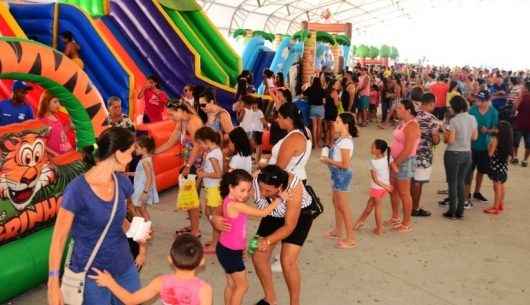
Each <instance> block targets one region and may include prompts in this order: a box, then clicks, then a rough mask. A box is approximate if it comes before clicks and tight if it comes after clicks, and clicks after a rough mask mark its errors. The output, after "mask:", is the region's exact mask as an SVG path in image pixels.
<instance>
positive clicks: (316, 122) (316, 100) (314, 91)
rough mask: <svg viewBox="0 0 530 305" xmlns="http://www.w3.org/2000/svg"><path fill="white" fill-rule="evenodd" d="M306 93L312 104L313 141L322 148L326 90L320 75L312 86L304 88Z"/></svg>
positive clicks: (314, 79) (310, 104) (317, 146)
mask: <svg viewBox="0 0 530 305" xmlns="http://www.w3.org/2000/svg"><path fill="white" fill-rule="evenodd" d="M304 95H305V96H306V97H307V101H308V103H309V106H310V114H309V116H310V117H311V122H312V124H311V128H312V134H313V143H314V144H315V147H316V148H320V139H321V137H322V135H321V133H320V130H321V127H322V119H323V118H324V97H325V92H324V89H323V88H322V82H321V81H320V77H315V78H313V81H312V83H311V86H309V88H307V89H306V90H304Z"/></svg>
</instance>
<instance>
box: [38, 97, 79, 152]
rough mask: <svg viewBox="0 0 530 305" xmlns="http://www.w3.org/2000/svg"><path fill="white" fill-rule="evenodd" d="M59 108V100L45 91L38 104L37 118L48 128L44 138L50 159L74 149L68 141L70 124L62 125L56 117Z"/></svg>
mask: <svg viewBox="0 0 530 305" xmlns="http://www.w3.org/2000/svg"><path fill="white" fill-rule="evenodd" d="M60 107H61V104H60V103H59V99H58V98H56V97H55V96H53V95H51V94H50V93H49V92H47V91H46V93H45V94H44V96H43V98H42V101H41V102H40V106H39V113H38V117H39V118H40V119H41V121H42V122H43V123H44V124H46V125H48V126H49V133H48V135H47V136H46V139H47V141H46V151H47V152H48V154H50V155H51V156H52V157H57V156H60V155H63V154H66V153H67V152H70V151H72V150H73V149H74V148H73V146H72V143H70V141H69V139H68V133H69V132H70V128H71V126H70V122H69V121H68V122H67V124H63V122H61V120H60V119H59V117H58V112H59V108H60Z"/></svg>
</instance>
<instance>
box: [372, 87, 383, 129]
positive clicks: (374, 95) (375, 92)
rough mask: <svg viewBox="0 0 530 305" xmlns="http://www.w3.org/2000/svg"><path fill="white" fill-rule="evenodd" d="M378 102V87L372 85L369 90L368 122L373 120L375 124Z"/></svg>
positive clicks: (379, 99) (379, 98)
mask: <svg viewBox="0 0 530 305" xmlns="http://www.w3.org/2000/svg"><path fill="white" fill-rule="evenodd" d="M380 101H381V97H380V94H379V87H378V86H377V85H372V88H371V90H370V122H373V121H374V120H375V121H376V122H377V108H379V103H380Z"/></svg>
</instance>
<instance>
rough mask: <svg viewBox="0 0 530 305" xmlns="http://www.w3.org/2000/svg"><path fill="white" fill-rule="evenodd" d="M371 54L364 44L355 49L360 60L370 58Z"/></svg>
mask: <svg viewBox="0 0 530 305" xmlns="http://www.w3.org/2000/svg"><path fill="white" fill-rule="evenodd" d="M369 53H370V49H369V48H368V47H367V46H366V45H364V44H362V45H360V46H359V47H357V48H356V49H355V56H357V57H359V58H366V57H368V55H369Z"/></svg>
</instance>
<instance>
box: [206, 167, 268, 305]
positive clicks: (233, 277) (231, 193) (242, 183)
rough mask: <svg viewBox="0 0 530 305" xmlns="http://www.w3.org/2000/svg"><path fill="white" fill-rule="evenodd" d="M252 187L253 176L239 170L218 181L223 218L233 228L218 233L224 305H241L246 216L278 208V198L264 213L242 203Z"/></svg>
mask: <svg viewBox="0 0 530 305" xmlns="http://www.w3.org/2000/svg"><path fill="white" fill-rule="evenodd" d="M251 187H252V176H251V175H250V174H249V173H248V172H246V171H244V170H242V169H236V170H233V171H231V172H229V173H226V174H224V176H223V179H222V181H221V196H223V198H224V201H223V217H224V218H225V219H226V220H227V222H228V223H229V224H230V225H231V227H232V229H231V230H230V231H227V232H221V236H220V238H219V242H218V243H217V247H216V254H217V259H218V260H219V263H220V264H221V266H222V267H223V269H224V270H225V272H226V287H225V293H224V296H225V305H240V304H242V302H243V296H244V295H245V293H246V291H247V289H248V280H247V273H246V271H245V263H244V262H243V251H244V250H245V249H246V246H247V238H246V232H247V216H255V217H265V216H267V215H269V214H270V213H272V211H273V210H274V209H275V208H276V206H277V205H278V199H276V200H274V202H272V204H271V205H269V206H267V208H266V209H263V210H259V209H257V208H254V207H251V206H249V205H247V204H245V202H246V201H247V200H248V198H249V194H250V191H251Z"/></svg>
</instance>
